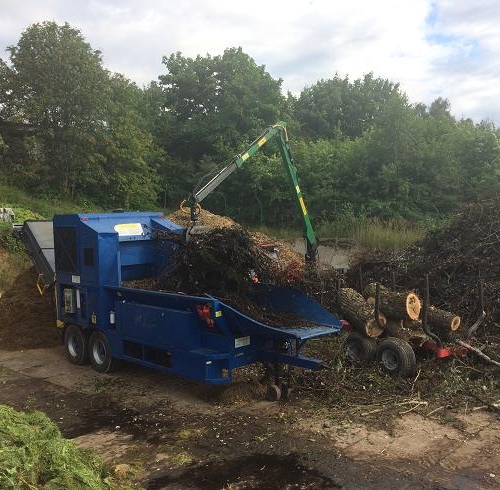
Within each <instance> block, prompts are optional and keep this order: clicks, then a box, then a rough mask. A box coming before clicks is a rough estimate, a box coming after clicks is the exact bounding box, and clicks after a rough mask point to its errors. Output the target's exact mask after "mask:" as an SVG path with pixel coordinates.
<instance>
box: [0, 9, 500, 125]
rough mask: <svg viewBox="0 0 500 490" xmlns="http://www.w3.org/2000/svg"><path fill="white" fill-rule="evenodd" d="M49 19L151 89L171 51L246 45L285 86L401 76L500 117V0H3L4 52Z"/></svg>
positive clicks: (461, 110)
mask: <svg viewBox="0 0 500 490" xmlns="http://www.w3.org/2000/svg"><path fill="white" fill-rule="evenodd" d="M42 20H56V21H58V22H63V21H68V22H69V23H70V24H71V25H73V26H75V27H78V28H79V29H81V30H82V32H83V34H84V36H85V37H86V39H87V40H88V41H89V42H90V44H91V45H92V46H93V47H94V48H95V49H100V50H101V51H102V52H103V58H104V63H105V65H106V67H107V68H109V69H110V70H112V71H119V72H121V73H123V74H124V75H125V76H127V77H129V78H131V79H133V80H135V81H136V82H138V83H139V84H142V83H148V82H149V81H150V80H153V79H156V78H157V76H158V75H159V74H160V73H162V72H164V67H163V66H162V65H161V58H162V56H163V55H169V54H170V53H173V52H176V51H181V52H182V53H183V54H185V55H189V56H196V55H197V54H206V53H210V54H212V55H214V54H219V53H221V52H222V51H223V50H224V48H226V47H232V46H242V47H243V49H244V51H245V52H246V53H248V54H249V55H251V56H252V57H253V58H254V59H255V60H256V62H257V63H258V64H265V65H266V67H267V69H268V71H269V72H270V73H271V74H272V75H273V76H274V77H276V78H278V77H281V78H283V79H284V83H283V87H284V89H285V90H288V89H289V90H292V91H293V92H295V93H298V92H300V90H301V89H302V88H303V87H304V86H305V85H311V84H313V83H315V82H316V81H317V80H318V79H321V78H330V77H332V76H333V75H334V74H335V73H336V72H338V73H339V74H340V75H349V77H350V78H351V79H355V78H358V77H360V76H362V75H363V74H365V73H368V72H370V71H373V72H374V74H375V76H381V77H386V78H390V79H391V80H393V81H395V82H400V83H401V86H402V89H403V90H404V91H406V92H407V93H408V95H409V98H410V100H411V101H413V102H418V101H423V102H426V103H430V102H431V101H432V100H433V99H434V98H436V97H438V96H444V97H448V98H449V99H450V100H451V103H452V109H453V112H454V113H455V114H456V115H457V116H459V117H460V116H462V115H463V116H465V117H473V118H475V119H476V120H480V119H483V118H490V119H493V120H495V121H496V122H497V123H498V122H500V97H499V95H500V85H498V84H497V83H496V80H498V78H499V75H500V30H499V29H497V28H496V26H497V25H498V23H499V21H500V3H497V2H496V1H495V0H478V1H475V2H474V3H473V4H472V3H471V2H469V1H467V0H465V1H463V0H462V1H457V0H437V1H432V0H414V1H411V0H406V1H405V0H399V1H394V0H379V1H377V2H373V1H370V0H365V1H363V0H351V1H349V2H332V1H329V0H301V1H295V2H289V1H284V0H276V1H274V2H269V1H264V0H253V1H249V0H232V1H229V0H227V1H215V0H214V1H202V0H184V1H178V2H173V1H171V0H158V1H153V0H143V1H140V2H139V1H137V0H121V1H118V0H107V1H106V0H89V1H81V2H65V1H64V0H50V1H44V2H40V1H37V0H23V1H22V2H17V3H12V2H11V1H10V0H9V1H7V0H0V47H2V46H7V45H8V44H15V43H16V42H17V40H18V39H19V36H20V34H21V32H22V30H23V29H24V28H26V27H27V26H28V25H29V24H31V23H33V22H39V21H42Z"/></svg>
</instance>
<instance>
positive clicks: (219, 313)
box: [215, 310, 222, 318]
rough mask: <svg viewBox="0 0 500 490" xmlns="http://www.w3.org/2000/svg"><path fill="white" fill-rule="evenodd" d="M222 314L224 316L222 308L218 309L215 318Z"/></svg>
mask: <svg viewBox="0 0 500 490" xmlns="http://www.w3.org/2000/svg"><path fill="white" fill-rule="evenodd" d="M220 316H222V311H221V310H218V311H216V312H215V318H219V317H220Z"/></svg>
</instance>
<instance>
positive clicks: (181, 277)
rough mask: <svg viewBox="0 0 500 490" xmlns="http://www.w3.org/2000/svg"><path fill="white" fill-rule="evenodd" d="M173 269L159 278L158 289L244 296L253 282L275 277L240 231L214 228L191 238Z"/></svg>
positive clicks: (273, 269) (273, 268)
mask: <svg viewBox="0 0 500 490" xmlns="http://www.w3.org/2000/svg"><path fill="white" fill-rule="evenodd" d="M174 263H175V269H174V270H172V271H169V272H168V273H167V274H165V275H163V276H162V277H160V278H159V279H158V286H159V288H160V289H164V290H170V291H182V292H184V293H188V294H204V293H210V294H214V295H223V296H225V295H228V294H237V295H239V294H244V293H245V291H246V290H247V289H248V288H249V287H250V286H251V284H252V280H255V278H258V279H259V280H262V281H266V282H268V281H270V280H271V279H272V278H273V277H276V276H277V275H278V272H279V270H278V265H277V264H276V263H274V262H273V260H272V258H271V257H269V255H267V254H266V253H265V251H264V249H263V248H261V247H260V246H259V245H258V244H257V243H255V242H254V240H252V238H251V236H250V235H249V234H248V232H246V231H245V230H244V229H243V228H241V227H239V226H236V227H232V228H213V229H211V230H209V231H207V232H206V233H201V234H199V235H192V236H191V237H190V239H189V241H188V242H186V243H182V244H180V247H179V249H178V251H177V252H176V254H175V256H174Z"/></svg>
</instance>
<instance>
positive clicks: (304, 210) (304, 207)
mask: <svg viewBox="0 0 500 490" xmlns="http://www.w3.org/2000/svg"><path fill="white" fill-rule="evenodd" d="M299 202H300V207H301V208H302V214H303V215H304V216H305V215H306V214H307V209H306V205H305V204H304V199H302V197H299Z"/></svg>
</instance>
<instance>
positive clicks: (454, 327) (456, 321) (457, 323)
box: [451, 316, 462, 332]
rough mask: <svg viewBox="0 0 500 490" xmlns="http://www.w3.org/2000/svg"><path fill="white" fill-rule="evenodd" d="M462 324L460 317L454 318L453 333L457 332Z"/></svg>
mask: <svg viewBox="0 0 500 490" xmlns="http://www.w3.org/2000/svg"><path fill="white" fill-rule="evenodd" d="M461 323H462V321H461V319H460V317H459V316H454V317H453V320H452V321H451V331H452V332H456V331H457V330H458V329H459V328H460V324H461Z"/></svg>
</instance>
